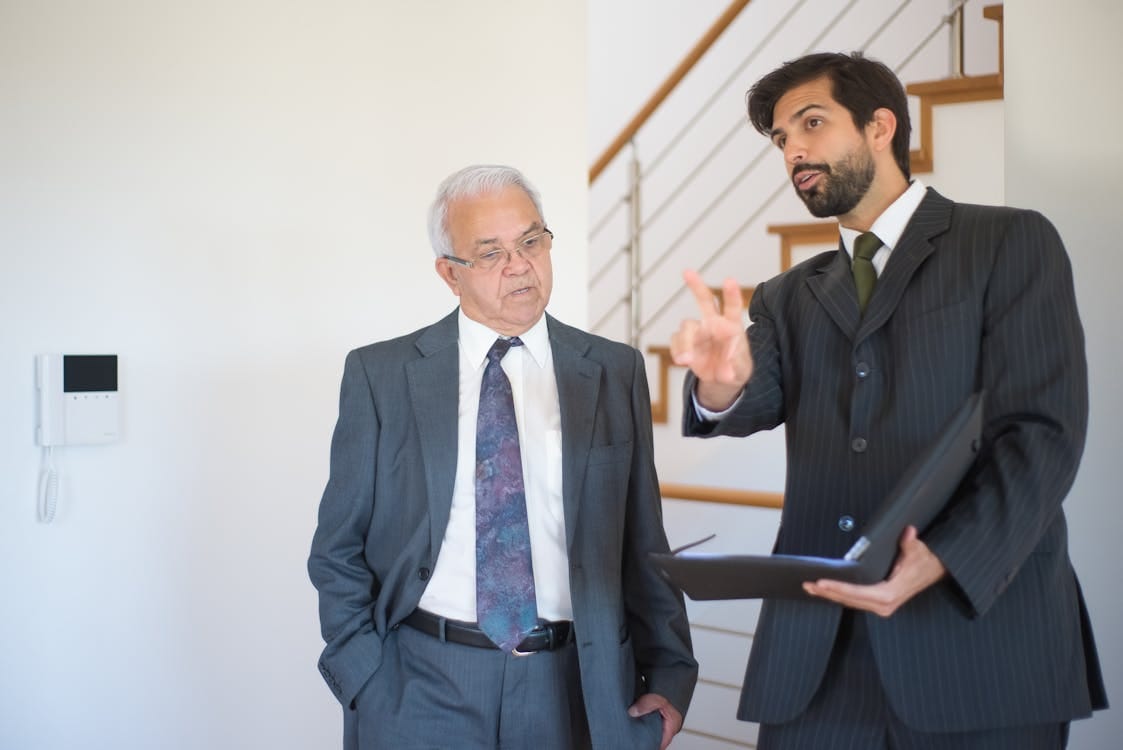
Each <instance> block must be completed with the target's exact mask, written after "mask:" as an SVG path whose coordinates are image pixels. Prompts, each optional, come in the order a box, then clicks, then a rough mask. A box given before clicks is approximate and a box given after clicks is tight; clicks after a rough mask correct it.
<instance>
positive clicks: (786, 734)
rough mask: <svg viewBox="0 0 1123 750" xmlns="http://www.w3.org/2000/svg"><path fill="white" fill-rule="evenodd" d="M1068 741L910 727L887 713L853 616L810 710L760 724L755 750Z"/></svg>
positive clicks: (979, 748) (860, 624) (1035, 745)
mask: <svg viewBox="0 0 1123 750" xmlns="http://www.w3.org/2000/svg"><path fill="white" fill-rule="evenodd" d="M1067 738H1068V724H1067V723H1052V724H1034V725H1030V726H1024V727H1001V728H998V729H988V730H981V731H977V732H919V731H916V730H914V729H911V728H909V727H908V726H906V725H905V724H904V723H902V722H901V720H900V719H898V718H897V717H896V715H895V714H894V713H893V712H892V711H891V710H889V708H888V704H887V702H886V699H885V693H884V691H883V690H882V687H881V683H880V680H879V678H878V675H877V668H876V667H875V666H874V664H873V654H872V653H871V652H870V645H869V634H868V632H867V630H866V624H865V619H864V618H863V617H861V616H858V615H856V614H855V613H852V612H851V613H848V614H847V615H846V616H844V617H843V619H842V622H841V625H840V627H839V633H838V638H837V639H836V641H835V646H834V650H833V652H832V653H831V660H830V663H829V666H828V669H827V673H826V675H825V677H824V678H823V682H822V684H821V685H820V686H819V690H818V691H817V692H816V693H815V697H814V698H813V699H812V701H811V703H810V705H808V707H807V710H806V711H805V712H804V713H803V714H802V715H801V716H800V717H799V718H797V719H794V720H792V721H790V722H788V723H786V724H763V725H761V727H760V732H759V734H758V740H757V750H1058V748H1063V747H1064V745H1065V742H1066V741H1067Z"/></svg>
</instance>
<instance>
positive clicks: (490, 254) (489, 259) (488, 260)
mask: <svg viewBox="0 0 1123 750" xmlns="http://www.w3.org/2000/svg"><path fill="white" fill-rule="evenodd" d="M502 257H503V251H502V250H489V251H487V252H486V253H483V254H481V255H480V256H479V257H478V258H476V262H477V263H480V264H482V265H485V266H489V265H492V264H493V263H497V262H499V259H500V258H502Z"/></svg>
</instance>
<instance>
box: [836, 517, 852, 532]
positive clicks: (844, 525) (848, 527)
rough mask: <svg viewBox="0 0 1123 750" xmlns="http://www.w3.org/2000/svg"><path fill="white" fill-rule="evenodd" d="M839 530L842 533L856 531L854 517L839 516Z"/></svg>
mask: <svg viewBox="0 0 1123 750" xmlns="http://www.w3.org/2000/svg"><path fill="white" fill-rule="evenodd" d="M838 528H839V529H840V530H842V531H853V530H854V517H853V516H839V517H838Z"/></svg>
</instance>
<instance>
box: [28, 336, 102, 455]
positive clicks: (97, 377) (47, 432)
mask: <svg viewBox="0 0 1123 750" xmlns="http://www.w3.org/2000/svg"><path fill="white" fill-rule="evenodd" d="M35 364H36V368H35V369H36V385H37V387H38V390H39V428H38V430H37V431H36V441H37V442H38V443H39V445H42V446H54V445H89V444H93V443H111V442H113V441H114V440H116V439H117V438H118V435H119V433H120V405H119V403H118V393H117V355H116V354H40V355H39V356H38V357H37V358H36V360H35Z"/></svg>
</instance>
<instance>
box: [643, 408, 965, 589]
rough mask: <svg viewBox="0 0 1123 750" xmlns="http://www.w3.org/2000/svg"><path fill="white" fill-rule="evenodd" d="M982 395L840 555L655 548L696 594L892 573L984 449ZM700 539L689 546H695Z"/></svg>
mask: <svg viewBox="0 0 1123 750" xmlns="http://www.w3.org/2000/svg"><path fill="white" fill-rule="evenodd" d="M982 415H983V395H982V394H981V393H976V394H974V395H973V396H971V397H970V398H969V399H968V400H967V402H966V403H964V404H963V406H962V407H960V409H959V410H958V411H957V412H956V413H955V414H954V415H953V416H952V418H951V419H950V420H949V421H948V423H947V424H946V425H945V426H944V428H943V430H942V431H941V432H940V434H939V435H938V436H937V437H936V439H935V440H933V441H932V443H931V444H930V445H929V446H928V447H927V448H926V449H925V450H924V452H923V453H921V454H920V456H918V457H917V459H916V460H915V461H914V462H913V463H912V465H910V466H909V468H908V470H906V471H905V473H904V474H903V475H902V476H901V479H900V480H899V481H898V482H897V484H896V485H895V486H894V488H893V490H892V491H891V492H890V493H889V495H888V496H887V497H886V498H885V500H884V502H883V503H882V505H881V507H880V508H879V510H878V512H877V513H876V514H875V515H874V517H873V518H872V519H871V520H870V522H869V524H868V525H867V526H866V528H864V529H863V530H862V536H861V537H860V538H859V539H858V541H857V542H855V543H854V546H853V547H851V548H850V550H849V551H848V552H847V553H846V555H845V556H843V557H841V558H827V557H813V556H805V555H715V554H707V553H705V552H688V551H682V550H684V549H685V548H680V551H679V552H678V553H674V554H664V553H653V554H652V555H651V558H652V561H653V562H654V564H655V565H656V566H657V567H658V568H659V569H660V571H661V572H662V573H663V575H664V576H666V577H667V578H669V579H670V580H671V582H672V583H674V584H675V585H677V586H678V587H680V588H681V589H682V590H683V591H684V592H686V594H687V596H689V597H690V598H691V599H694V600H696V601H697V600H708V599H757V598H773V599H808V598H811V597H810V595H809V594H807V592H805V591H804V590H803V583H804V582H806V581H816V580H819V579H822V578H828V579H832V580H837V581H846V582H849V583H858V584H872V583H877V582H878V581H882V580H884V579H885V577H886V576H887V575H888V574H889V570H890V568H891V567H892V565H893V560H894V558H895V557H896V555H897V549H898V546H897V545H898V542H899V540H900V538H901V535H902V534H903V533H904V531H905V529H906V528H907V527H909V526H915V527H916V528H917V529H918V530H923V529H925V528H926V527H927V526H928V524H929V523H931V522H932V520H933V519H934V518H935V517H936V516H937V515H938V514H939V512H940V511H941V510H942V509H943V508H944V506H945V505H946V504H947V501H948V499H949V498H950V497H951V495H952V494H953V493H954V492H955V489H956V488H957V487H958V486H959V483H960V481H962V479H963V477H964V475H965V474H966V473H967V470H968V469H969V468H970V467H971V464H972V463H974V460H975V456H976V454H977V453H978V450H979V443H980V436H981V434H982V422H983V416H982ZM692 546H694V545H687V547H692Z"/></svg>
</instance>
